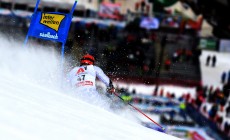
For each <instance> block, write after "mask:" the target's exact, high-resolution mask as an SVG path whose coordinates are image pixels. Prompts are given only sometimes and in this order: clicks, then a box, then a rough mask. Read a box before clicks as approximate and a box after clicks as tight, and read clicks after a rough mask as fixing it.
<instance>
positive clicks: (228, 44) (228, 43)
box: [219, 39, 230, 52]
mask: <svg viewBox="0 0 230 140" xmlns="http://www.w3.org/2000/svg"><path fill="white" fill-rule="evenodd" d="M219 51H220V52H230V40H227V39H221V40H220V46H219Z"/></svg>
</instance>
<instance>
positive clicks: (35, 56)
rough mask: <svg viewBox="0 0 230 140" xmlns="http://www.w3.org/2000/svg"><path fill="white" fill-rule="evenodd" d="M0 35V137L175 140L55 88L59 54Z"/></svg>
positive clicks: (20, 139) (21, 139) (7, 139)
mask: <svg viewBox="0 0 230 140" xmlns="http://www.w3.org/2000/svg"><path fill="white" fill-rule="evenodd" d="M0 38H1V39H0V42H1V44H0V136H1V139H4V140H77V139H78V140H92V139H93V140H150V139H151V140H167V139H168V140H179V139H178V138H175V137H173V136H169V135H167V134H164V133H161V132H157V131H154V130H152V129H148V128H146V127H143V126H142V125H140V124H139V123H137V122H135V121H133V120H131V119H129V118H130V117H129V116H128V115H127V117H126V116H124V114H123V115H122V116H120V115H118V114H116V113H114V112H113V111H111V110H109V109H105V108H103V106H100V102H98V105H95V104H94V105H93V104H90V103H89V102H86V101H84V100H81V99H80V98H78V97H77V96H75V94H78V93H74V92H71V90H67V89H65V88H64V89H63V88H62V89H61V88H59V87H60V81H61V79H62V78H61V76H60V75H61V74H60V69H59V67H60V58H59V57H58V55H56V53H55V51H54V49H53V48H52V47H49V48H46V47H41V46H35V45H33V47H27V48H23V47H21V46H22V45H21V44H20V45H19V43H18V42H17V41H15V40H13V39H3V37H2V36H1V37H0ZM85 94H87V93H85Z"/></svg>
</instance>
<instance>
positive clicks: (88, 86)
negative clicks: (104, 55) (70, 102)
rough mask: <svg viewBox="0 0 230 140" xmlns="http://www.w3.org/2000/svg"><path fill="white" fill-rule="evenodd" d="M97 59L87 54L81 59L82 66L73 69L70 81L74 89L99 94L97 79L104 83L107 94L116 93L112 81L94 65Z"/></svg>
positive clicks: (69, 77)
mask: <svg viewBox="0 0 230 140" xmlns="http://www.w3.org/2000/svg"><path fill="white" fill-rule="evenodd" d="M94 62H95V58H94V57H93V56H92V55H90V54H86V55H84V56H83V57H82V58H81V61H80V66H77V67H75V68H73V69H72V70H71V71H70V73H69V76H68V80H69V82H70V83H71V86H72V87H73V88H76V89H77V91H78V92H81V93H82V92H84V93H92V94H98V92H97V90H96V83H95V82H96V78H98V79H99V80H100V81H102V82H103V83H104V84H105V85H106V87H107V92H108V93H110V94H112V93H115V88H114V86H113V83H112V81H111V79H110V78H109V77H108V76H107V75H105V73H104V72H103V70H102V69H101V68H100V67H98V66H95V65H94Z"/></svg>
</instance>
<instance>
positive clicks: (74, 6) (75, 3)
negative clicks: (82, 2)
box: [70, 0, 78, 15]
mask: <svg viewBox="0 0 230 140" xmlns="http://www.w3.org/2000/svg"><path fill="white" fill-rule="evenodd" d="M77 2H78V0H75V2H74V5H73V7H72V10H71V12H70V14H71V15H73V12H74V10H75V8H76V6H77Z"/></svg>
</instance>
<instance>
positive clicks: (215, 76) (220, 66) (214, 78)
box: [200, 50, 230, 89]
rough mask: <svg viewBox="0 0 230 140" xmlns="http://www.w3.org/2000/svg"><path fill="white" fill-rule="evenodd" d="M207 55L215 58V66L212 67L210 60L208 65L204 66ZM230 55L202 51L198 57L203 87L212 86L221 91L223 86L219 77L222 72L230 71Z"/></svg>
mask: <svg viewBox="0 0 230 140" xmlns="http://www.w3.org/2000/svg"><path fill="white" fill-rule="evenodd" d="M208 55H210V56H211V58H212V56H214V55H215V56H216V66H215V67H212V66H211V64H212V59H211V60H210V65H209V66H206V59H207V57H208ZM229 60H230V53H227V52H226V53H223V52H217V51H208V50H203V51H202V54H201V56H200V63H201V75H202V81H203V85H204V86H208V87H210V86H213V87H214V89H215V88H220V89H222V87H223V84H222V83H221V75H222V73H223V72H226V73H228V72H229V71H230V65H229Z"/></svg>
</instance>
